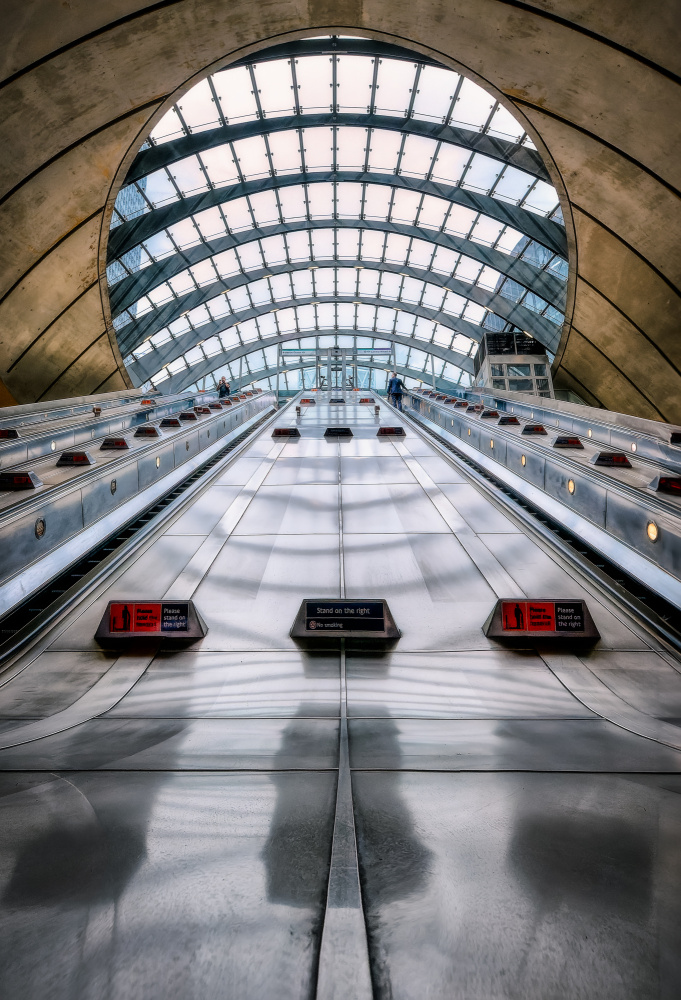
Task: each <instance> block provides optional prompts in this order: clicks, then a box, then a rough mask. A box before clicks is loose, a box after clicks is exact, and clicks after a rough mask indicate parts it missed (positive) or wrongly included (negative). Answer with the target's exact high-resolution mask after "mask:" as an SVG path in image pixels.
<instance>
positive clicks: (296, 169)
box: [267, 132, 302, 174]
mask: <svg viewBox="0 0 681 1000" xmlns="http://www.w3.org/2000/svg"><path fill="white" fill-rule="evenodd" d="M267 141H268V142H269V146H270V153H271V155H272V166H273V167H274V172H275V174H299V173H300V172H301V170H302V163H301V159H300V137H299V135H298V133H297V132H271V133H270V134H269V135H268V137H267Z"/></svg>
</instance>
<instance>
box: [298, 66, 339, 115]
mask: <svg viewBox="0 0 681 1000" xmlns="http://www.w3.org/2000/svg"><path fill="white" fill-rule="evenodd" d="M295 62H296V78H297V80H298V101H299V103H300V108H301V111H302V112H303V114H310V113H311V112H315V111H330V110H331V102H332V100H333V97H332V94H331V83H332V79H331V56H305V57H304V58H301V59H296V61H295Z"/></svg>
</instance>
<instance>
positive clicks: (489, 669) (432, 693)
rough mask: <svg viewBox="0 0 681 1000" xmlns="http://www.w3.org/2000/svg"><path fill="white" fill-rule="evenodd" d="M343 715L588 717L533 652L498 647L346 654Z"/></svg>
mask: <svg viewBox="0 0 681 1000" xmlns="http://www.w3.org/2000/svg"><path fill="white" fill-rule="evenodd" d="M347 689H348V715H349V716H355V717H362V716H364V717H372V716H377V717H379V718H380V717H381V716H386V715H388V716H390V717H392V718H452V719H514V718H517V719H547V718H556V719H561V718H562V719H565V718H567V719H587V718H588V719H592V718H594V715H593V713H592V712H590V711H589V710H588V709H587V708H585V707H584V706H583V705H582V704H581V703H580V702H579V701H577V699H576V698H574V697H573V696H572V695H571V694H570V693H569V692H568V691H566V689H565V688H564V687H563V685H562V684H561V683H560V682H559V681H558V679H557V678H556V677H555V676H554V675H553V674H552V673H551V671H550V670H548V669H547V668H546V666H545V665H544V664H543V663H542V661H541V660H540V659H539V657H538V656H536V655H534V656H533V655H531V654H529V653H522V652H518V653H514V652H510V651H506V650H500V649H493V650H492V649H490V650H484V651H472V652H465V653H403V652H401V651H400V650H399V649H396V650H394V651H392V652H390V653H387V654H385V655H383V656H379V655H369V654H364V655H360V654H358V653H351V654H349V655H348V657H347Z"/></svg>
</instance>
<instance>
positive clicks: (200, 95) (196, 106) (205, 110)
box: [177, 80, 220, 132]
mask: <svg viewBox="0 0 681 1000" xmlns="http://www.w3.org/2000/svg"><path fill="white" fill-rule="evenodd" d="M177 106H178V108H179V109H180V114H181V115H182V118H183V119H184V122H185V124H186V125H187V127H188V129H189V131H190V132H204V131H205V130H206V129H209V128H215V127H216V126H217V125H219V124H220V116H219V114H218V112H217V108H216V107H215V101H214V100H213V95H212V94H211V92H210V86H209V84H208V80H202V81H201V82H200V83H197V84H196V86H195V87H192V88H191V90H188V91H187V93H186V94H185V95H184V97H181V98H180V100H179V101H178V102H177Z"/></svg>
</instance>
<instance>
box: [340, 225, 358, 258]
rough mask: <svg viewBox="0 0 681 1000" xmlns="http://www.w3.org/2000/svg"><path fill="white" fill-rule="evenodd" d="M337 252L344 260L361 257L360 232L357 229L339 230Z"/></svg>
mask: <svg viewBox="0 0 681 1000" xmlns="http://www.w3.org/2000/svg"><path fill="white" fill-rule="evenodd" d="M337 252H338V256H339V257H340V258H341V259H344V260H357V259H358V258H359V232H358V231H357V230H356V229H339V230H338V242H337Z"/></svg>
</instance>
